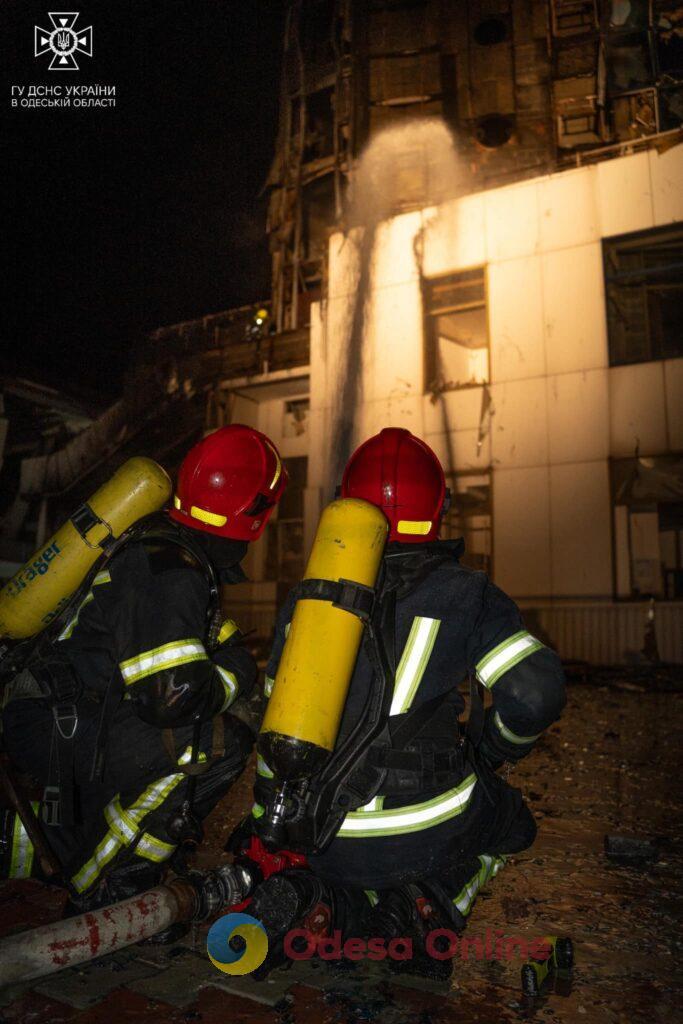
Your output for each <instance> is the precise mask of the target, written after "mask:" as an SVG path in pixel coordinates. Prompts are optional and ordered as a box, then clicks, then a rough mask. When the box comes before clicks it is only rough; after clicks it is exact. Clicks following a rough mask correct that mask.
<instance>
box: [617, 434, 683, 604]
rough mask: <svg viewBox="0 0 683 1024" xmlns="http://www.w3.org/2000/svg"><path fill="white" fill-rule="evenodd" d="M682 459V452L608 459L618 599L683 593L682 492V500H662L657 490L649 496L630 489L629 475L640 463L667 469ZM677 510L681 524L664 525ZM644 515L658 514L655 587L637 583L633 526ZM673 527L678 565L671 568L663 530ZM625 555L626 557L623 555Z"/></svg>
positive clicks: (666, 597) (672, 597)
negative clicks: (640, 585) (657, 581)
mask: <svg viewBox="0 0 683 1024" xmlns="http://www.w3.org/2000/svg"><path fill="white" fill-rule="evenodd" d="M682 460H683V456H680V455H676V454H670V455H658V456H634V457H631V458H611V459H610V460H609V469H610V492H611V504H612V567H613V570H612V577H613V593H614V599H615V601H620V602H642V601H647V600H649V599H650V598H651V597H652V598H656V599H658V600H664V601H677V600H680V599H681V596H682V594H683V496H682V497H681V500H679V501H677V500H676V498H675V496H674V497H672V498H671V499H667V500H663V499H662V497H661V496H658V495H657V494H654V493H653V494H651V495H650V496H648V495H647V494H645V495H643V496H641V497H638V496H634V495H633V494H632V493H628V492H629V477H633V478H635V477H636V476H637V474H638V472H639V467H640V466H641V465H642V467H643V469H644V470H645V471H648V470H654V471H655V472H656V471H659V472H665V471H666V470H667V469H668V468H671V469H674V468H676V467H678V466H679V465H680V464H681V462H682ZM650 463H651V464H652V465H650ZM673 475H678V474H673ZM677 512H678V514H679V515H680V516H681V525H679V526H675V527H671V526H670V527H669V529H666V528H665V529H663V528H662V527H663V524H667V521H668V520H671V519H672V518H675V517H676V514H677ZM644 515H651V516H656V517H657V530H656V533H657V547H658V551H659V559H658V562H659V565H658V569H657V576H658V580H659V583H658V585H657V586H656V587H654V588H652V589H647V588H646V589H643V590H639V589H638V588H637V585H636V584H637V579H638V572H637V571H636V561H638V559H637V558H636V555H637V553H638V552H637V551H636V550H635V536H634V528H637V526H638V524H637V523H636V521H635V517H640V516H644ZM672 531H675V532H676V537H675V539H674V551H675V560H676V565H675V566H674V567H673V568H670V567H668V566H667V565H666V564H665V561H664V555H665V552H664V549H663V544H662V534H663V533H670V532H672ZM624 556H626V557H625V558H624ZM646 560H647V559H646ZM650 561H652V559H650Z"/></svg>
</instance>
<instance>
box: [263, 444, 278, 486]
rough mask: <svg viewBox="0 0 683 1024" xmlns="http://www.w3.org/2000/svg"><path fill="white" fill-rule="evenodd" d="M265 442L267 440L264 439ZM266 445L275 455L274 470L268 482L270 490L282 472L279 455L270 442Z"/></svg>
mask: <svg viewBox="0 0 683 1024" xmlns="http://www.w3.org/2000/svg"><path fill="white" fill-rule="evenodd" d="M266 444H268V442H267V441H266ZM268 447H269V448H270V450H271V452H272V453H273V455H274V456H275V472H274V474H273V479H272V480H271V481H270V483H269V484H268V490H269V491H272V490H273V488H274V487H275V484H276V483H277V482H278V480H279V479H280V474H281V473H282V463H281V462H280V456H279V455H278V453H277V452H276V451H275V449H274V448H273V446H272V444H268Z"/></svg>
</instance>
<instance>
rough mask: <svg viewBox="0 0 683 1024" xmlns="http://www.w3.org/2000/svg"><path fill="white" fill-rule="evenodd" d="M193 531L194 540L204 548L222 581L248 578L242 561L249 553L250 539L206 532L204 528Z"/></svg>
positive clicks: (236, 580) (237, 581)
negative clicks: (220, 535)
mask: <svg viewBox="0 0 683 1024" xmlns="http://www.w3.org/2000/svg"><path fill="white" fill-rule="evenodd" d="M191 533H192V537H193V538H194V540H195V541H196V542H198V543H199V544H200V545H201V547H202V548H203V549H204V551H205V553H206V555H207V557H208V559H209V561H210V562H211V564H212V565H213V567H214V569H215V570H216V575H217V576H218V579H219V581H220V582H221V583H241V582H242V580H246V578H247V577H246V576H245V574H244V572H243V571H242V567H241V566H240V562H241V561H242V559H243V558H244V556H245V555H246V553H247V548H248V546H249V544H248V541H246V540H233V538H232V537H218V536H216V534H214V533H204V532H203V531H202V530H192V531H191Z"/></svg>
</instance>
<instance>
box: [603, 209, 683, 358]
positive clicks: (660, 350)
mask: <svg viewBox="0 0 683 1024" xmlns="http://www.w3.org/2000/svg"><path fill="white" fill-rule="evenodd" d="M603 257H604V266H605V294H606V301H607V329H608V332H609V361H610V366H621V365H623V364H625V363H646V362H649V361H650V360H653V359H674V358H676V357H677V356H681V355H683V229H682V228H681V227H680V226H678V227H670V228H656V229H655V230H654V231H643V232H640V233H639V234H636V235H622V236H621V237H619V238H609V239H606V240H605V241H604V242H603Z"/></svg>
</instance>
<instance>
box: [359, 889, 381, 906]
mask: <svg viewBox="0 0 683 1024" xmlns="http://www.w3.org/2000/svg"><path fill="white" fill-rule="evenodd" d="M363 892H364V893H365V895H366V896H367V898H368V903H369V904H370V906H371V907H376V906H377V904H378V903H379V896H378V895H377V891H376V890H375V889H364V890H363Z"/></svg>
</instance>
